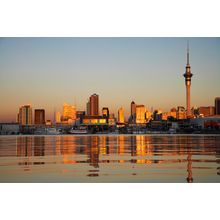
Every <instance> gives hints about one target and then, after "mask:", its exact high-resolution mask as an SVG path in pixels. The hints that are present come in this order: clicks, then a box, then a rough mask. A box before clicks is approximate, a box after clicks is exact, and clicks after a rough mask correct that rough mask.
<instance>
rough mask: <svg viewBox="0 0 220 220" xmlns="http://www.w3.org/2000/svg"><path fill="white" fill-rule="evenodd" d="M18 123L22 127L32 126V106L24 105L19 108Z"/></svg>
mask: <svg viewBox="0 0 220 220" xmlns="http://www.w3.org/2000/svg"><path fill="white" fill-rule="evenodd" d="M18 123H19V124H20V125H32V124H33V122H32V107H31V105H23V106H21V107H20V108H19V113H18Z"/></svg>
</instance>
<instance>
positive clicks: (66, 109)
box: [63, 103, 76, 121]
mask: <svg viewBox="0 0 220 220" xmlns="http://www.w3.org/2000/svg"><path fill="white" fill-rule="evenodd" d="M69 119H71V120H76V108H75V106H72V105H68V104H67V103H64V104H63V120H64V121H68V120H69Z"/></svg>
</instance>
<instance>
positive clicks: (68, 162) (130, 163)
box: [0, 135, 220, 183]
mask: <svg viewBox="0 0 220 220" xmlns="http://www.w3.org/2000/svg"><path fill="white" fill-rule="evenodd" d="M0 182H128V183H129V182H159V183H160V182H220V136H218V135H91V136H88V135H87V136H72V135H69V136H68V135H66V136H65V135H61V136H0Z"/></svg>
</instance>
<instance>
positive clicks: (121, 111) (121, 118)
mask: <svg viewBox="0 0 220 220" xmlns="http://www.w3.org/2000/svg"><path fill="white" fill-rule="evenodd" d="M124 122H125V116H124V109H123V108H122V107H121V108H120V109H119V110H118V123H124Z"/></svg>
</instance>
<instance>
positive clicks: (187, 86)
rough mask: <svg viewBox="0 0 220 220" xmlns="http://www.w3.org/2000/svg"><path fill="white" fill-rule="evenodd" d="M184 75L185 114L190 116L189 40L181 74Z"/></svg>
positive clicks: (190, 74) (190, 75) (190, 76)
mask: <svg viewBox="0 0 220 220" xmlns="http://www.w3.org/2000/svg"><path fill="white" fill-rule="evenodd" d="M183 76H184V77H185V84H186V116H187V118H190V116H191V109H190V86H191V78H192V76H193V74H192V73H191V67H190V64H189V42H187V64H186V72H185V74H183Z"/></svg>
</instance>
